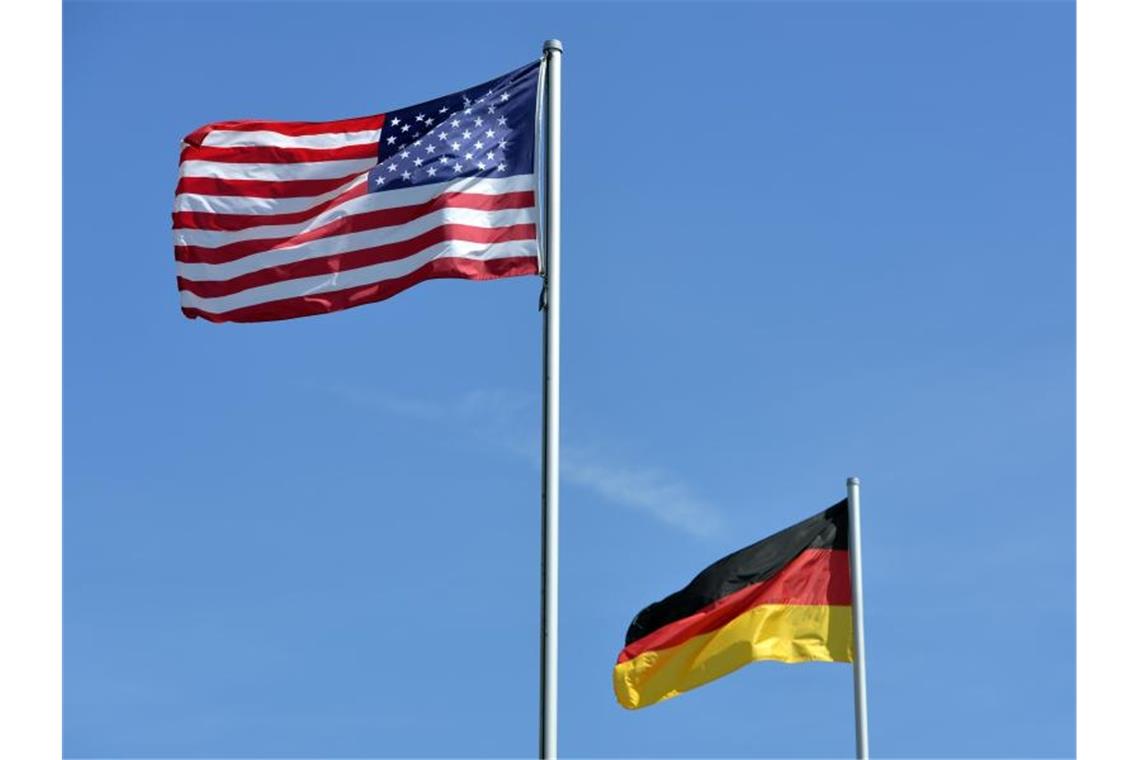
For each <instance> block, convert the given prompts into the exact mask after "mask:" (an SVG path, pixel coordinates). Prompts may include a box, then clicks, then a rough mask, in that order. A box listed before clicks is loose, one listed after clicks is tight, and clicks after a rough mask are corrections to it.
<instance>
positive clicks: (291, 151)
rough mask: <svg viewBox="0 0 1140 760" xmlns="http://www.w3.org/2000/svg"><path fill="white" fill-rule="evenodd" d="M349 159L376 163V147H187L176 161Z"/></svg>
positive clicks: (259, 162)
mask: <svg viewBox="0 0 1140 760" xmlns="http://www.w3.org/2000/svg"><path fill="white" fill-rule="evenodd" d="M353 158H375V159H377V161H379V159H380V143H378V142H371V143H361V144H359V145H344V146H341V147H339V148H279V147H276V146H274V145H243V146H234V147H232V148H230V147H217V146H212V145H188V146H186V147H185V148H183V149H182V155H181V157H180V158H179V161H180V162H181V161H214V162H216V163H226V164H294V163H312V162H315V161H345V160H348V159H353Z"/></svg>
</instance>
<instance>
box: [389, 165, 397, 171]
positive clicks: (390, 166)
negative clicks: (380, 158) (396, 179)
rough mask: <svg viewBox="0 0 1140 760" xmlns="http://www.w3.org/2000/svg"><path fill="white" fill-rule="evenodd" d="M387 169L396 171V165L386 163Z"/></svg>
mask: <svg viewBox="0 0 1140 760" xmlns="http://www.w3.org/2000/svg"><path fill="white" fill-rule="evenodd" d="M388 171H390V172H394V171H396V165H395V164H388Z"/></svg>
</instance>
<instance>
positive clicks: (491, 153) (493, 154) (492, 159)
mask: <svg viewBox="0 0 1140 760" xmlns="http://www.w3.org/2000/svg"><path fill="white" fill-rule="evenodd" d="M487 160H488V161H494V160H495V151H491V152H489V153H488V154H487Z"/></svg>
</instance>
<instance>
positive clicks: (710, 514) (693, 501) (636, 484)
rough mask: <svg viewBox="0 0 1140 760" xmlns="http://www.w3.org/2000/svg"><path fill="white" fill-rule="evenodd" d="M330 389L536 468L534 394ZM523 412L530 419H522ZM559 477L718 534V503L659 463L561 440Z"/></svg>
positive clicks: (686, 528)
mask: <svg viewBox="0 0 1140 760" xmlns="http://www.w3.org/2000/svg"><path fill="white" fill-rule="evenodd" d="M325 390H326V391H327V392H329V393H331V394H332V395H334V396H336V397H337V398H339V399H341V400H342V401H344V402H346V403H349V404H352V405H353V406H357V407H361V408H364V409H369V410H372V411H375V412H378V413H381V414H389V415H395V416H399V417H406V418H411V419H416V420H422V421H424V422H431V423H434V424H438V425H441V426H449V427H461V428H463V429H464V430H465V431H466V432H467V433H469V434H470V435H473V436H476V437H478V438H480V439H481V440H483V441H485V442H487V443H489V444H491V445H494V446H497V447H498V448H499V449H500V450H502V451H505V452H507V453H510V454H512V455H514V456H517V457H519V458H520V459H525V460H527V461H528V462H530V463H531V465H532V466H534V467H538V466H539V464H540V462H539V453H538V452H539V447H538V434H539V433H538V430H537V425H536V424H535V420H533V419H530V416H531V415H532V413H533V409H534V407H535V403H536V399H535V398H534V397H533V396H529V395H526V394H518V393H510V392H507V391H502V390H472V391H467V392H464V393H462V394H460V395H459V396H457V397H455V398H453V399H450V400H446V401H426V400H423V399H417V398H410V397H406V396H400V395H397V394H393V393H390V392H387V391H382V390H378V389H375V388H361V387H357V386H350V385H346V384H336V385H331V386H327V387H326V389H325ZM524 417H526V418H527V419H524ZM561 464H562V478H563V480H564V481H565V482H566V483H567V484H569V485H572V486H575V487H578V488H582V489H584V490H587V491H590V492H592V493H594V494H596V495H597V496H599V497H600V498H602V499H603V500H605V501H606V502H608V503H610V504H614V505H616V506H620V507H625V508H627V509H633V510H636V511H638V512H641V513H643V514H645V515H647V516H649V517H651V518H654V519H656V520H659V521H661V522H663V523H665V524H666V525H669V526H670V527H672V528H676V529H677V530H680V531H683V532H685V533H687V534H689V535H691V536H694V537H697V538H710V537H713V536H715V535H717V534H718V533H719V532H720V530H721V527H722V525H723V522H722V520H721V517H720V514H719V512H718V511H717V509H716V508H715V507H714V506H713V505H711V504H709V503H708V502H707V501H705V500H704V499H702V498H701V497H700V496H699V495H698V494H697V493H696V492H695V491H694V490H693V489H692V488H690V487H689V486H688V485H687V484H686V483H685V482H683V481H682V480H680V479H679V478H677V477H676V476H675V475H672V474H671V473H669V472H667V471H665V470H662V469H660V468H656V467H647V466H638V465H631V464H628V463H623V462H621V461H618V459H615V458H614V457H611V456H603V455H601V454H599V453H598V452H597V451H596V450H594V449H592V448H589V447H584V446H581V445H575V443H574V442H571V443H566V442H564V443H563V447H562V462H561Z"/></svg>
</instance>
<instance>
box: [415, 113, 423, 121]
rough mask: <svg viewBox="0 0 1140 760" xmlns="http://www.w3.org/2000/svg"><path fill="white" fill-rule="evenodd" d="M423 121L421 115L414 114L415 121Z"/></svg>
mask: <svg viewBox="0 0 1140 760" xmlns="http://www.w3.org/2000/svg"><path fill="white" fill-rule="evenodd" d="M423 120H424V115H423V114H422V113H418V114H416V121H423Z"/></svg>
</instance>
